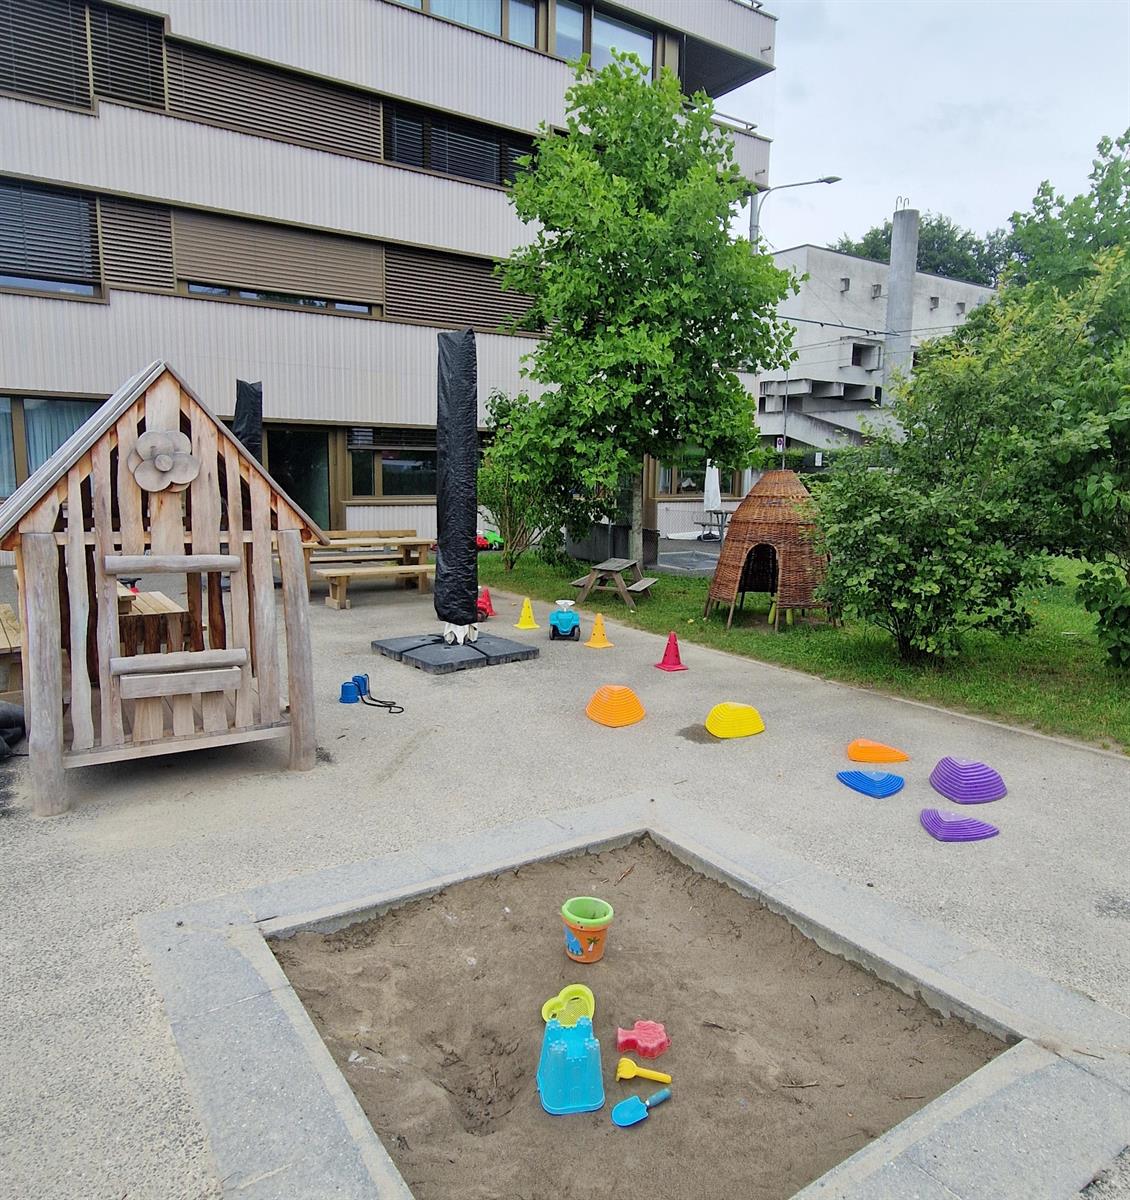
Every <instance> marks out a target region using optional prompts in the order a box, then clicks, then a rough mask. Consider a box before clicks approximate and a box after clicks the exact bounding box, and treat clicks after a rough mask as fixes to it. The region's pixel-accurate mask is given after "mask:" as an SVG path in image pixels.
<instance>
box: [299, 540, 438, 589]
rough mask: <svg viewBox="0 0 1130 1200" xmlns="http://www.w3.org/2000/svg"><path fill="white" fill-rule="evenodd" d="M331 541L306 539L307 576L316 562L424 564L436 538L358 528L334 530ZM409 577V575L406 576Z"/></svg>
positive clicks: (324, 563) (303, 545)
mask: <svg viewBox="0 0 1130 1200" xmlns="http://www.w3.org/2000/svg"><path fill="white" fill-rule="evenodd" d="M327 537H328V539H329V541H328V543H327V544H323V543H321V542H303V544H302V552H303V555H304V556H305V558H306V579H307V582H310V581H311V580H312V579H313V568H314V567H315V566H320V567H324V566H334V565H341V564H345V563H351V562H352V563H362V562H365V563H373V562H395V563H399V564H400V565H401V566H403V567H414V566H422V565H423V564H424V563H426V562H427V548H428V547H429V546H430V545H431V544H432V543H433V542H434V541H435V538H431V537H417V536H416V534H415V531H413V532H412V533H410V534H409V533H400V532H394V533H381V532H380V531H379V530H377V531H371V530H358V531H357V532H356V533H350V532H346V533H340V534H339V533H330V534H328V535H327ZM405 578H407V576H406V577H405Z"/></svg>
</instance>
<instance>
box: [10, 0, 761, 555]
mask: <svg viewBox="0 0 1130 1200" xmlns="http://www.w3.org/2000/svg"><path fill="white" fill-rule="evenodd" d="M0 15H3V17H4V18H5V19H4V20H2V21H0V495H6V494H8V493H9V492H11V491H12V490H14V488H15V487H16V486H17V485H18V484H19V483H20V482H22V481H23V479H25V478H26V477H27V475H28V474H29V473H30V472H31V471H32V470H34V469H35V468H36V467H37V466H38V465H39V464H40V463H41V462H42V461H43V460H44V459H45V458H46V457H47V456H48V455H49V454H50V453H51V452H52V451H53V450H54V449H55V448H56V447H57V446H58V445H59V444H61V442H62V441H63V440H65V438H66V437H67V436H68V435H69V434H70V433H71V432H72V431H73V430H74V429H75V428H76V427H77V426H78V425H79V424H81V423H82V421H83V420H85V419H86V417H87V416H89V415H90V413H91V412H93V411H94V409H95V408H96V407H97V405H98V404H99V403H100V402H101V401H102V400H104V399H105V397H106V396H108V395H109V394H110V393H111V392H112V391H114V389H115V388H116V387H118V386H119V385H120V384H121V383H122V381H123V380H125V379H127V378H128V377H129V376H130V375H132V374H133V373H134V372H135V371H137V370H138V369H139V368H140V367H142V366H143V365H145V364H146V363H148V362H151V361H153V360H154V359H165V360H167V361H169V362H171V363H173V364H175V365H176V367H177V369H178V370H179V371H180V372H181V373H182V374H183V376H184V377H185V378H186V379H187V380H188V381H189V382H190V383H191V384H192V385H193V387H194V388H195V389H196V390H197V391H198V392H199V393H200V394H201V395H202V397H203V398H204V399H205V400H206V401H207V402H208V404H209V405H210V406H211V407H212V408H213V409H214V410H215V411H217V412H219V413H220V414H222V415H230V414H231V413H232V411H233V408H234V402H235V392H236V381H237V379H244V380H249V381H261V382H262V384H263V408H264V419H265V455H266V463H267V466H268V469H269V470H270V471H271V472H272V474H273V475H274V476H275V477H276V478H277V479H278V480H279V482H280V483H281V484H282V485H283V486H284V487H285V488H286V489H287V490H288V491H289V492H290V494H291V495H293V496H294V497H295V499H296V500H297V501H298V502H299V503H300V504H301V505H302V506H303V507H304V508H305V509H306V511H308V512H309V513H310V514H311V515H312V516H313V517H314V519H315V520H317V521H318V522H320V523H321V524H322V525H323V526H327V527H332V528H357V529H363V528H393V527H397V528H399V527H416V528H417V529H419V530H420V531H421V532H422V533H431V532H434V528H435V502H434V489H435V481H434V477H435V393H436V379H435V372H436V333H437V331H438V330H442V329H450V328H465V327H468V326H470V327H472V328H474V329H475V330H476V331H477V333H478V335H479V336H478V352H479V394H480V413H481V414H482V412H483V410H484V409H485V401H486V399H487V397H488V396H489V394H490V392H491V391H492V390H493V389H494V388H504V389H507V390H516V389H518V388H519V387H522V386H525V384H524V381H523V380H522V379H521V376H520V374H519V371H520V365H521V359H522V356H523V354H525V353H526V352H528V350H529V349H530V348H531V341H530V339H529V338H527V337H523V336H513V335H506V334H502V333H499V332H498V329H499V326H500V324H501V323H502V322H504V321H505V320H506V319H507V318H508V317H510V316H512V315H513V314H515V313H517V312H520V311H521V309H522V307H523V298H522V297H521V296H517V295H515V294H513V293H505V292H503V291H502V290H501V289H500V287H499V285H498V283H497V281H496V280H495V278H494V277H493V274H492V272H493V267H494V264H495V263H496V262H497V261H498V260H499V259H501V258H504V257H506V256H507V255H508V254H509V253H510V252H511V251H512V249H513V248H514V247H515V246H516V245H520V244H522V243H523V242H524V241H525V240H526V239H527V238H528V237H529V236H530V231H529V230H528V229H526V228H524V227H523V226H522V225H521V223H520V222H519V221H518V219H517V218H516V217H515V215H514V213H513V211H512V208H511V206H510V203H509V200H508V197H507V195H506V190H505V188H506V184H507V182H508V181H509V180H510V179H511V178H512V177H513V174H514V172H515V171H516V170H518V169H519V168H518V165H517V161H516V160H518V159H519V158H520V157H521V156H522V155H523V154H525V153H527V152H528V151H529V149H530V147H531V145H532V138H533V136H534V134H535V133H536V131H537V130H538V128H539V126H540V125H541V123H543V122H545V123H547V124H549V125H550V126H559V125H561V124H563V121H564V94H565V91H566V89H567V87H568V85H569V82H570V80H571V73H570V71H569V69H568V67H567V66H566V61H565V60H567V59H572V58H575V57H577V56H579V55H580V54H581V53H582V52H584V53H589V54H590V55H591V56H592V60H593V62H594V64H595V65H597V66H600V65H602V64H603V63H604V62H606V61H608V60H609V55H610V51H611V49H612V48H617V49H622V50H630V51H633V52H635V53H636V54H638V55H639V56H640V58H641V59H642V60H643V61H644V62H645V63H647V64H650V66H651V68H652V70H653V71H657V70H659V69H661V68H664V67H667V68H670V69H671V70H673V71H675V72H676V73H677V74H678V75H679V77H680V79H681V81H682V82H683V85H684V90H686V91H688V92H691V91H694V90H696V89H698V88H702V89H704V90H705V91H707V92H708V93H709V94H711V95H712V96H719V95H723V94H724V93H726V92H728V91H730V90H732V89H733V88H735V87H737V86H739V85H740V84H743V83H746V82H749V81H750V80H752V79H756V78H758V77H759V76H761V75H764V74H765V73H767V72H768V71H770V70H772V68H773V48H774V31H775V21H774V18H773V17H771V16H770V15H768V14H767V13H765V12H763V11H762V10H761V8H760V5H759V4H757V3H756V2H753V0H749V2H746V0H616V2H615V3H608V4H606V3H604V2H603V0H601V2H599V3H596V4H593V3H590V2H589V0H257V2H255V3H249V2H246V0H139V2H138V3H136V4H129V5H127V4H118V3H114V4H106V3H102V2H101V0H0ZM720 120H722V119H721V118H720ZM725 123H726V124H727V125H728V127H730V128H731V129H732V131H733V135H734V141H735V143H736V154H737V159H738V162H739V164H740V165H741V167H742V169H743V172H744V173H745V174H746V175H747V176H748V177H749V178H751V179H753V180H754V181H755V182H757V183H758V184H759V185H762V186H764V185H765V184H766V183H767V174H768V141H767V140H766V139H764V138H762V137H760V136H759V135H758V134H756V133H755V132H754V130H753V127H752V126H748V125H744V124H742V123H740V122H733V123H731V122H729V121H725Z"/></svg>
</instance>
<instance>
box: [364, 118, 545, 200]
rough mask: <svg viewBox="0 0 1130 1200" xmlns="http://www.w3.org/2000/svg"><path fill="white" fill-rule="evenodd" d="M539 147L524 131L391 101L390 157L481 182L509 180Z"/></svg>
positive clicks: (387, 128)
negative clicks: (520, 161) (496, 126)
mask: <svg viewBox="0 0 1130 1200" xmlns="http://www.w3.org/2000/svg"><path fill="white" fill-rule="evenodd" d="M532 150H533V141H532V139H530V138H528V137H524V136H523V135H522V134H519V133H509V132H507V131H506V130H502V129H492V128H491V127H490V126H487V125H480V124H478V123H477V122H475V121H463V120H460V119H459V118H457V117H446V116H443V115H441V114H439V113H431V112H428V111H427V110H426V109H420V108H413V107H412V106H410V105H407V104H393V103H388V104H386V105H385V147H384V151H385V154H384V156H385V159H386V160H387V161H388V162H395V163H401V164H402V165H404V166H408V167H426V168H427V169H428V170H430V171H441V172H443V174H445V175H457V176H459V178H461V179H474V180H476V181H478V182H479V183H495V184H504V183H509V182H510V181H511V180H513V179H514V177H515V175H516V174H517V172H518V165H517V160H518V159H519V158H521V157H522V156H523V155H525V154H529V153H531V152H532Z"/></svg>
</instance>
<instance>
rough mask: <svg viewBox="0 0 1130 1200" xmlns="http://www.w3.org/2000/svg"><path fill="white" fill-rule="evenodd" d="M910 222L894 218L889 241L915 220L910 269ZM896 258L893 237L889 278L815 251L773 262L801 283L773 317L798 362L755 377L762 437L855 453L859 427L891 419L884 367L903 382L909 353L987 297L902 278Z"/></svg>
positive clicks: (926, 278) (913, 276)
mask: <svg viewBox="0 0 1130 1200" xmlns="http://www.w3.org/2000/svg"><path fill="white" fill-rule="evenodd" d="M904 214H905V217H904ZM917 215H918V214H917V213H915V212H914V211H913V210H911V209H904V210H901V211H899V212H896V213H895V232H896V235H897V234H898V233H899V231H900V225H901V223H902V222H903V221H904V220H905V221H908V222H909V221H910V219H911V218H913V220H914V225H915V235H914V240H913V246H911V247H910V248H909V264H910V266H911V267H912V266H913V263H914V250H915V248H916V246H917V233H916V228H917ZM898 248H899V247H898V239H897V237H896V243H895V253H894V254H893V256H892V257H893V258H894V259H895V267H894V268H892V267H889V266H888V265H887V264H886V263H877V262H871V261H870V260H869V259H865V258H856V257H855V256H854V255H851V254H841V253H840V252H839V251H836V250H826V249H824V248H823V247H820V246H794V247H792V248H791V249H789V250H781V251H779V252H778V253H777V254H774V256H773V259H774V261H775V262H776V264H777V265H778V266H779V267H786V268H788V269H789V270H791V271H794V272H796V274H797V275H798V276H804V275H807V276H808V278H807V279H805V280H804V282H802V283H801V285H800V292H799V293H798V294H797V295H795V296H791V295H790V296H789V297H788V298H787V299H786V300H785V301H783V302H782V304H781V306H780V309H779V312H780V313H781V315H782V316H785V317H788V318H790V320H791V321H792V323H793V326H794V328H795V330H796V334H795V338H794V341H793V347H794V349H795V350H796V351H797V352H798V357H797V360H796V361H795V362H794V363H792V364H791V366H790V367H789V370H788V371H787V372H786V371H769V372H766V373H765V374H763V375H760V376H758V380H757V389H758V406H757V407H758V414H757V424H758V428H759V430H760V432H761V434H762V436H763V437H767V438H771V439H773V440H774V442H775V440H776V439H777V438H778V437H784V438H785V442H786V444H787V445H788V446H789V447H790V448H796V447H812V448H814V449H818V450H824V449H829V448H833V447H835V446H844V445H850V444H853V443H856V444H857V443H859V441H860V440H861V437H860V429H861V426H862V424H863V423H865V422H866V423H867V424H868V425H871V426H879V425H882V424H883V423H884V422H885V421H887V420H889V419H890V410H889V409H887V408H885V407H884V396H885V395H886V394H887V392H888V391H889V387H890V381H891V379H892V378H893V375H892V371H891V367H893V366H894V367H897V368H898V369H899V370H900V371H903V372H905V369H906V367H908V366H909V365H910V363H912V361H913V351H914V348H915V347H917V346H919V345H921V344H922V342H924V341H927V340H928V339H929V338H931V337H937V336H938V335H940V334H944V333H949V332H950V331H951V330H952V329H955V328H956V327H957V326H958V325H960V324H961V323H962V322H963V321H964V320H965V318H966V316H967V315H968V314H969V313H971V312H972V311H973V309H974V308H976V307H977V306H978V305H979V304H984V303H985V301H987V300H988V299H989V298H990V297H991V296H992V295H993V290H992V288H987V287H982V286H981V285H980V284H976V283H966V282H964V281H963V280H960V279H945V278H943V277H942V276H940V275H928V274H926V273H925V272H923V271H916V272H913V273H912V271H911V270H909V269H908V270H906V271H905V272H903V273H901V274H900V272H899V271H898V262H897V259H898ZM900 279H902V280H903V283H904V286H903V287H902V288H901V290H900V289H899V287H898V286H897V284H898V281H899V280H900ZM893 285H894V286H893ZM892 293H893V294H892ZM892 333H893V335H894V336H892ZM895 360H897V361H895Z"/></svg>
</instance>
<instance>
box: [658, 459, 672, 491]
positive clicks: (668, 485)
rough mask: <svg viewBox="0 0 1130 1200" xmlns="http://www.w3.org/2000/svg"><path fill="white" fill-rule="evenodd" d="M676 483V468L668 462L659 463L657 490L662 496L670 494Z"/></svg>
mask: <svg viewBox="0 0 1130 1200" xmlns="http://www.w3.org/2000/svg"><path fill="white" fill-rule="evenodd" d="M674 483H675V474H674V470H673V469H672V468H671V467H670V466H669V465H668V464H667V463H660V465H659V481H658V484H657V490H658V492H659V495H661V496H670V495H671V489H672V488H673V486H674Z"/></svg>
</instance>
